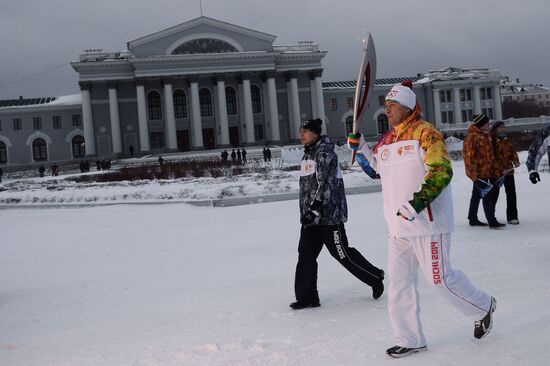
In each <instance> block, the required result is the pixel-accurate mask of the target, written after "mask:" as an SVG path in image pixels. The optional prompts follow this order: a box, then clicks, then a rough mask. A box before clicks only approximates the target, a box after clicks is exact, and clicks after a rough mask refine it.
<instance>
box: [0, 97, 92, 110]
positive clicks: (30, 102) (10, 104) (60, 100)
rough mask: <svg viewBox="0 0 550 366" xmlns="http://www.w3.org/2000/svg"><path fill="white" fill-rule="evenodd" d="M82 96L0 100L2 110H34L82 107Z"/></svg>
mask: <svg viewBox="0 0 550 366" xmlns="http://www.w3.org/2000/svg"><path fill="white" fill-rule="evenodd" d="M81 104H82V96H81V94H71V95H62V96H59V97H45V98H19V99H7V100H0V109H8V108H21V109H24V108H34V107H50V106H66V105H81Z"/></svg>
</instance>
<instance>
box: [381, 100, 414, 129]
mask: <svg viewBox="0 0 550 366" xmlns="http://www.w3.org/2000/svg"><path fill="white" fill-rule="evenodd" d="M409 111H410V110H409V109H407V108H405V107H403V106H402V105H401V104H399V103H396V102H391V101H388V102H386V115H387V116H388V122H389V123H390V126H391V127H395V126H397V125H398V124H400V123H401V122H403V121H404V120H405V118H407V116H408V115H409Z"/></svg>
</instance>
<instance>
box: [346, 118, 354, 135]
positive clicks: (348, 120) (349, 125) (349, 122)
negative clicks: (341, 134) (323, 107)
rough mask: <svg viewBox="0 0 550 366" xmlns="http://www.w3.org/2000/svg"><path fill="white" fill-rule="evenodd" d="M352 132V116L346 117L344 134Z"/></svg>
mask: <svg viewBox="0 0 550 366" xmlns="http://www.w3.org/2000/svg"><path fill="white" fill-rule="evenodd" d="M352 132H353V116H349V117H348V118H346V136H347V135H349V134H350V133H352Z"/></svg>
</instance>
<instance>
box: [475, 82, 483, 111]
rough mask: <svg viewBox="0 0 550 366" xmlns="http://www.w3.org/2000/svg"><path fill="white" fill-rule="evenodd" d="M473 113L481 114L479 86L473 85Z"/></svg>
mask: <svg viewBox="0 0 550 366" xmlns="http://www.w3.org/2000/svg"><path fill="white" fill-rule="evenodd" d="M474 113H475V114H480V113H481V93H480V90H479V85H474Z"/></svg>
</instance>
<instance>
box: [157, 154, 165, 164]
mask: <svg viewBox="0 0 550 366" xmlns="http://www.w3.org/2000/svg"><path fill="white" fill-rule="evenodd" d="M158 162H159V165H160V166H162V165H163V164H164V159H163V157H162V155H161V156H159V159H158Z"/></svg>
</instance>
